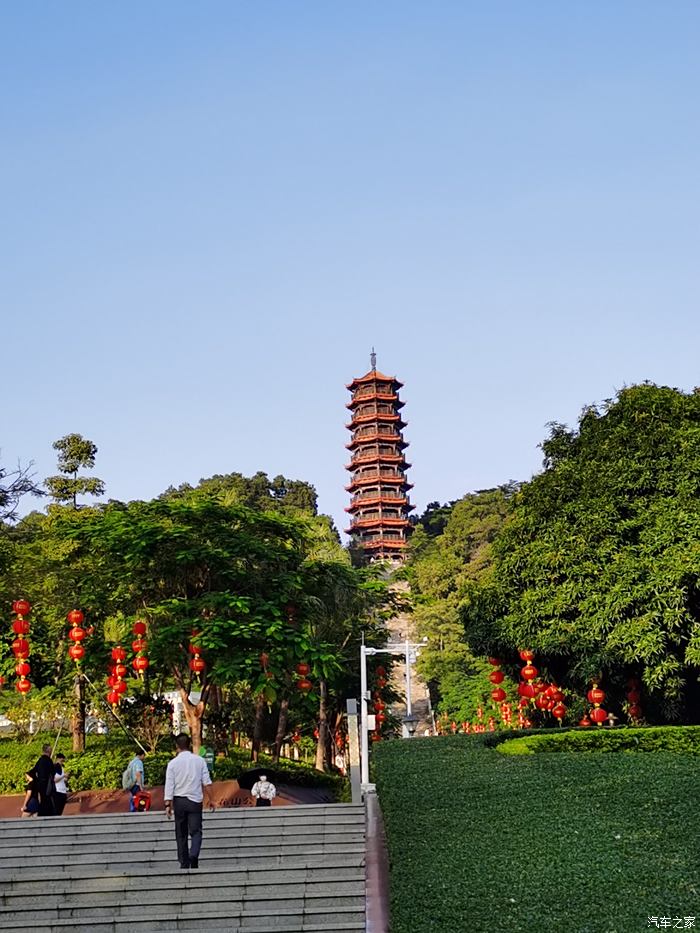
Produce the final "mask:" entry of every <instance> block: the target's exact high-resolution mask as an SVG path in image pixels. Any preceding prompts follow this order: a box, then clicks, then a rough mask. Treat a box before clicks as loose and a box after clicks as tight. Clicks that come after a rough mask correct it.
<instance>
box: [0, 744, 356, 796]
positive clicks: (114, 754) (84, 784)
mask: <svg viewBox="0 0 700 933" xmlns="http://www.w3.org/2000/svg"><path fill="white" fill-rule="evenodd" d="M53 739H54V736H53V735H49V734H47V735H38V736H35V737H34V738H33V739H32V740H31V741H29V742H22V741H18V740H17V739H15V738H2V739H0V793H1V794H13V793H14V794H16V793H21V791H23V790H24V786H25V784H24V774H25V772H26V771H27V770H28V769H29V768H31V767H32V766H33V765H34V764H35V762H36V760H37V758H38V757H39V755H41V747H42V745H43V744H44V743H45V742H49V743H51V744H52V745H53ZM135 750H136V749H135V748H134V746H133V745H132V744H131V743H130V742H128V741H127V740H126V739H121V738H116V737H112V736H95V737H91V738H90V740H89V744H88V748H87V749H86V751H84V752H82V753H79V754H76V753H74V752H73V751H72V750H71V739H70V737H69V736H65V737H63V738H60V739H59V741H58V745H57V748H56V751H57V752H63V753H64V755H65V756H66V765H65V767H66V771H68V772H70V773H71V775H72V777H71V779H70V786H71V789H72V790H74V791H76V790H97V789H102V788H111V789H117V788H121V786H122V782H121V776H122V771H123V770H124V768H125V767H126V766H127V764H128V763H129V761H130V759H131V757H132V756H133V755H134V752H135ZM171 758H172V754H171V753H170V752H157V753H155V754H151V755H147V756H146V759H145V771H146V781H147V782H148V784H149V785H159V784H163V783H164V781H165V769H166V767H167V765H168V762H169V761H170V759H171ZM258 766H262V767H265V768H269V770H270V771H272V772H274V774H275V776H276V779H277V781H278V782H279V783H283V784H292V785H295V786H297V787H314V788H323V789H324V790H328V791H330V792H331V793H332V794H333V795H334V796H335V797H336V799H345V798H346V796H347V790H346V781H345V779H344V778H343V777H342V776H341V775H338V774H327V773H324V772H321V771H316V770H315V769H313V768H311V767H310V766H309V765H305V764H302V763H300V762H293V761H288V760H286V759H285V760H282V761H280V762H279V763H273V762H272V759H271V758H269V757H268V756H266V755H261V756H260V761H259V762H258V765H254V764H253V763H252V762H251V760H250V752H249V751H245V750H243V749H234V750H233V751H232V752H231V754H230V756H229V757H227V758H217V759H216V761H215V762H214V768H213V777H214V779H215V780H217V781H225V780H228V779H231V778H237V777H239V775H241V774H243V772H244V771H249V770H250V769H251V768H253V767H258Z"/></svg>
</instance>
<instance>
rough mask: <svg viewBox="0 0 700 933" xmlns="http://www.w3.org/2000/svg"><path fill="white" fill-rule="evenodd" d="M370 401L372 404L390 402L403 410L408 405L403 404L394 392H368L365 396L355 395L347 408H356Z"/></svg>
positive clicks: (347, 404)
mask: <svg viewBox="0 0 700 933" xmlns="http://www.w3.org/2000/svg"><path fill="white" fill-rule="evenodd" d="M368 401H372V402H389V403H390V404H391V405H393V406H394V408H403V407H404V405H405V404H406V403H405V402H402V401H401V399H400V398H399V397H398V395H396V393H394V392H375V391H374V390H372V391H370V392H366V393H365V394H364V395H353V397H352V398H351V399H350V401H349V402H347V403H346V405H345V407H346V408H355V406H356V405H361V404H363V403H365V404H366V403H367V402H368Z"/></svg>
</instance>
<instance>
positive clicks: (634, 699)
mask: <svg viewBox="0 0 700 933" xmlns="http://www.w3.org/2000/svg"><path fill="white" fill-rule="evenodd" d="M639 687H640V683H639V681H638V680H637V678H636V677H630V679H629V680H628V681H627V703H628V706H627V715H628V716H629V718H630V719H631V720H632V722H633V723H635V724H636V723H638V722H639V720H640V719H641V718H642V707H641V706H640V702H639V701H640V700H641V698H642V695H641V693H640V690H639Z"/></svg>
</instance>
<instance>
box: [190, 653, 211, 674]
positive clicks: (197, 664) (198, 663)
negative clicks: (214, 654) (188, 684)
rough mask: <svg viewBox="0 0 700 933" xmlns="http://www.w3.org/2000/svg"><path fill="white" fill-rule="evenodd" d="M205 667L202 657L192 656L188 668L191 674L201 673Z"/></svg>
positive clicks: (205, 663)
mask: <svg viewBox="0 0 700 933" xmlns="http://www.w3.org/2000/svg"><path fill="white" fill-rule="evenodd" d="M206 669H207V662H206V661H205V660H204V658H200V657H199V655H197V656H196V657H194V658H192V660H191V661H190V670H191V671H192V673H193V674H202V673H203V672H204V671H205V670H206Z"/></svg>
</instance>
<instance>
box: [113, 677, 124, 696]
mask: <svg viewBox="0 0 700 933" xmlns="http://www.w3.org/2000/svg"><path fill="white" fill-rule="evenodd" d="M114 692H115V693H119V694H122V693H126V681H125V680H118V681H117V682H116V684H115V685H114Z"/></svg>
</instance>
